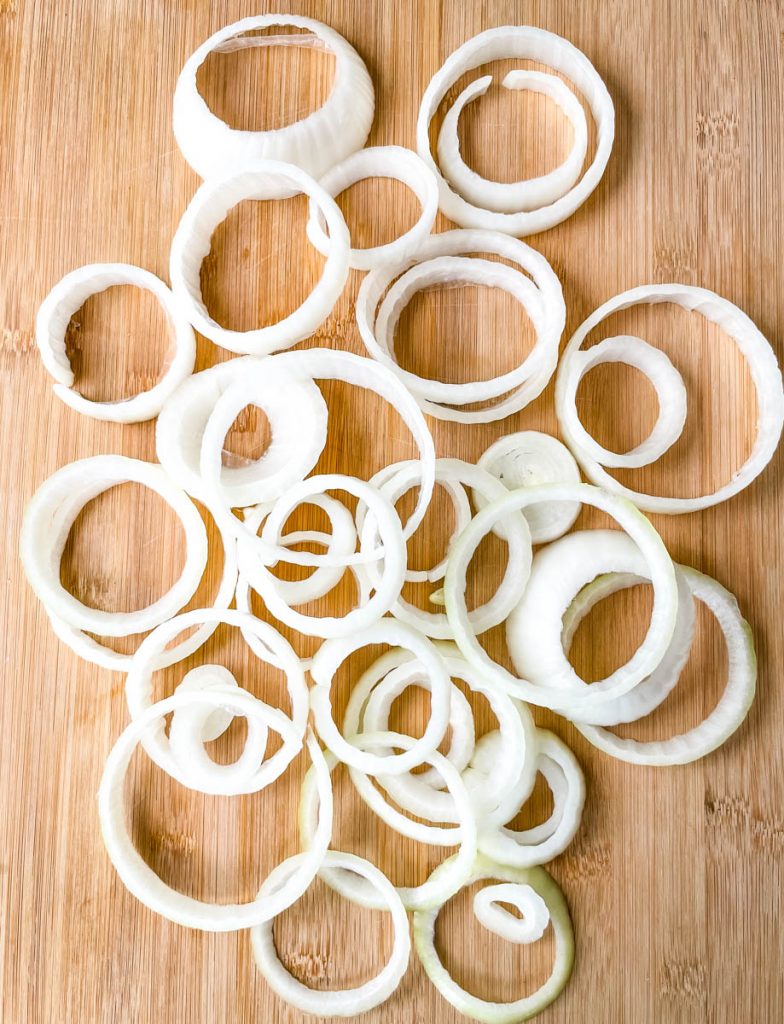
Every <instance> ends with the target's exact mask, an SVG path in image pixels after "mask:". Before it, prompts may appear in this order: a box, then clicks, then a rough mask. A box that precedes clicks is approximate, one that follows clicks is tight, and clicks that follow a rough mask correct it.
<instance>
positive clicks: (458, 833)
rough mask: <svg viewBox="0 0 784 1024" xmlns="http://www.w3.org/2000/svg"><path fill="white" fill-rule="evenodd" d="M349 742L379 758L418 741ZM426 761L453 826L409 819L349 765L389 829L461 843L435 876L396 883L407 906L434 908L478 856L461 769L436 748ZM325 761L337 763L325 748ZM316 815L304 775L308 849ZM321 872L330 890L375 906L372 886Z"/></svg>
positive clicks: (393, 736)
mask: <svg viewBox="0 0 784 1024" xmlns="http://www.w3.org/2000/svg"><path fill="white" fill-rule="evenodd" d="M353 740H354V742H356V743H357V744H358V745H359V746H360V749H368V748H370V749H376V750H377V751H379V752H378V753H377V754H376V755H375V756H377V757H381V758H382V759H383V757H392V756H400V755H393V754H392V753H391V749H392V748H402V749H403V750H407V751H410V750H413V748H414V746H415V745H416V743H417V742H418V741H417V740H415V739H413V737H411V736H405V735H403V734H401V733H396V732H381V733H364V734H361V735H359V736H355V737H353ZM426 761H427V763H429V764H431V765H432V766H433V767H434V768H436V770H437V771H438V772H439V774H440V775H441V776H442V777H443V778H444V780H445V781H446V784H447V786H448V787H449V792H450V794H451V796H452V798H453V801H454V806H455V807H456V809H457V819H458V821H459V827H457V828H449V829H445V828H438V827H436V826H433V825H423V824H421V823H420V822H416V821H412V820H411V818H407V817H406V816H405V815H404V814H401V813H400V811H397V810H395V808H393V807H392V806H391V805H390V804H388V803H387V802H386V800H384V797H383V796H382V794H381V793H379V791H378V790H377V789H375V787H374V786H373V783H372V782H371V781H370V779H369V778H368V776H367V775H364V774H362V773H361V772H357V770H356V769H354V768H351V769H349V771H350V772H351V777H352V782H353V783H354V785H355V787H356V789H357V791H358V792H359V794H360V796H361V797H362V799H363V800H364V801H365V803H366V804H367V805H368V806H369V807H370V808H371V809H372V810H373V811H374V812H375V813H376V814H377V815H378V817H379V818H380V819H381V820H382V821H383V822H385V823H386V824H387V825H389V827H390V828H392V829H394V830H395V831H396V832H399V833H400V834H401V835H404V836H409V837H411V838H412V839H416V840H417V841H418V842H421V843H429V844H430V845H434V846H457V845H458V844H459V846H460V849H459V851H458V853H457V854H456V855H455V856H453V857H450V858H449V861H448V863H449V867H448V869H447V870H445V871H444V872H442V873H441V874H440V875H438V876H437V878H430V879H428V880H427V881H426V882H423V883H422V884H421V885H414V886H397V887H396V889H397V893H398V895H399V896H400V898H401V900H402V901H403V906H404V907H405V908H406V910H420V909H423V908H425V907H432V906H437V905H440V904H442V903H443V902H444V900H447V899H449V897H450V896H453V895H454V894H455V893H456V892H457V891H458V890H459V889H460V888H461V887H462V886H463V885H464V884H465V882H466V880H467V879H468V877H469V876H470V874H471V869H472V867H473V864H474V862H475V859H476V851H477V821H476V816H475V814H474V808H473V805H472V802H471V798H470V796H469V794H468V790H467V789H466V787H465V785H464V783H463V781H462V779H461V778H460V772H459V771H458V770H457V769H456V768H455V767H454V765H452V764H451V763H450V762H449V761H448V760H447V759H446V758H445V757H444V755H443V754H439V753H438V751H434V752H433V753H432V754H428V756H427V758H426ZM327 763H328V765H329V768H330V771H331V770H332V769H333V768H334V767H335V765H336V764H337V763H338V761H337V758H336V757H335V756H334V755H333V754H330V753H329V752H328V754H327ZM317 814H318V793H317V791H316V789H315V786H314V784H313V780H312V779H310V780H308V779H306V781H305V783H304V784H303V787H302V791H301V796H300V810H299V823H300V832H301V835H302V842H303V846H304V848H306V849H307V847H308V846H309V845H310V842H311V841H312V836H313V833H314V831H315V828H316V821H317ZM320 875H321V878H322V879H323V880H324V881H325V882H326V883H327V885H329V886H330V888H332V889H334V890H335V891H336V892H339V893H340V894H341V895H342V896H345V897H346V899H350V900H352V901H353V902H355V903H358V904H360V905H361V906H363V907H371V908H373V909H379V907H380V904H379V902H378V899H377V897H376V896H375V895H374V893H373V889H372V887H371V886H369V885H368V884H367V882H365V881H363V880H362V879H361V878H357V877H356V876H355V875H352V874H350V873H347V872H345V871H333V870H331V869H328V868H322V870H321V872H320Z"/></svg>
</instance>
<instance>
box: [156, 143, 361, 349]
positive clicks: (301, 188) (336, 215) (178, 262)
mask: <svg viewBox="0 0 784 1024" xmlns="http://www.w3.org/2000/svg"><path fill="white" fill-rule="evenodd" d="M281 184H282V185H283V186H285V187H286V188H289V189H291V190H293V191H294V192H295V193H296V192H303V193H304V194H305V195H307V196H309V197H310V198H311V199H312V200H313V201H314V202H315V203H316V204H317V205H318V207H319V209H320V210H322V212H323V213H324V216H325V217H326V220H327V224H328V225H329V237H330V249H329V255H328V256H327V260H326V263H325V264H324V269H323V271H322V274H321V278H320V279H319V281H318V283H317V284H316V286H315V288H314V289H313V290H312V291H311V293H310V295H308V297H307V298H306V299H305V301H304V302H303V303H302V305H301V306H299V307H298V308H297V309H295V310H294V312H293V313H290V314H289V315H288V316H286V317H284V318H283V319H282V320H279V321H278V322H277V323H274V324H271V325H270V326H269V327H259V328H257V329H256V330H251V331H231V330H228V329H227V328H225V327H221V326H220V324H219V323H217V321H215V320H213V318H212V317H211V316H210V314H209V311H208V310H207V307H206V306H205V304H204V299H203V298H202V293H201V276H200V275H201V266H202V263H203V262H204V260H205V259H206V257H207V256H208V254H209V252H210V246H211V240H212V235H213V232H214V231H215V229H216V228H217V227H218V225H219V224H220V223H222V221H224V220H225V219H226V217H227V215H228V213H229V211H230V210H231V209H233V208H234V207H235V206H237V205H238V204H239V203H241V202H242V201H243V200H245V199H254V200H270V199H272V198H274V196H275V194H276V189H277V188H279V187H280V186H281ZM348 251H349V234H348V228H347V227H346V222H345V220H344V219H343V214H342V213H341V212H340V210H339V208H338V206H337V205H336V203H335V200H334V199H333V198H332V197H331V196H329V195H327V193H326V192H325V191H324V189H323V188H321V186H320V185H319V184H318V182H316V181H314V180H313V178H311V177H310V176H309V175H308V174H306V173H305V171H303V170H302V169H301V168H299V167H295V166H294V164H288V163H281V162H280V161H278V160H259V161H256V162H254V163H251V164H245V165H243V166H241V167H240V168H239V169H237V170H232V171H230V172H229V173H227V174H225V175H224V176H222V177H220V178H210V179H209V180H208V181H205V182H204V184H203V185H201V186H200V187H199V188H198V190H197V192H196V195H195V196H194V197H193V199H191V201H190V203H189V204H188V207H187V209H186V210H185V213H184V214H183V215H182V219H181V220H180V223H179V225H178V227H177V230H176V232H175V234H174V238H173V240H172V246H171V253H170V256H169V276H170V277H171V283H172V291H173V292H174V295H175V297H176V299H177V303H178V305H179V308H180V310H181V311H182V313H183V315H184V316H186V317H187V318H188V320H189V321H190V323H191V324H193V326H194V327H195V328H196V330H197V331H199V333H200V334H203V335H204V337H205V338H209V339H210V341H212V342H214V343H215V344H216V345H220V347H221V348H225V349H228V350H229V351H230V352H245V353H249V354H251V355H257V356H264V355H268V354H269V353H270V352H274V351H275V350H276V349H283V348H289V347H290V346H291V345H295V344H296V343H297V342H298V341H302V339H303V338H307V337H309V336H310V335H311V334H313V332H314V331H315V330H316V328H318V327H319V326H320V325H321V324H322V323H323V322H324V320H326V318H327V317H328V316H329V314H330V313H331V312H332V308H333V306H334V305H335V303H336V302H337V300H338V298H339V296H340V293H341V292H342V291H343V286H344V285H345V283H346V279H347V277H348Z"/></svg>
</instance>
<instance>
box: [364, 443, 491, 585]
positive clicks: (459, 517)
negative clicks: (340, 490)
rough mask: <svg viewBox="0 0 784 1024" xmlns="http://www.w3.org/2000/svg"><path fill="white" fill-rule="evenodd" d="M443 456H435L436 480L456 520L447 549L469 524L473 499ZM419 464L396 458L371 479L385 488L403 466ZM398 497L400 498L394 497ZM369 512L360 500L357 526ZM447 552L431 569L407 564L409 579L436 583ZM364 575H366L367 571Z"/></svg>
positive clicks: (372, 482)
mask: <svg viewBox="0 0 784 1024" xmlns="http://www.w3.org/2000/svg"><path fill="white" fill-rule="evenodd" d="M443 462H444V460H443V459H437V460H436V475H435V478H436V483H437V484H439V485H440V486H441V488H442V489H443V490H444V491H446V493H447V494H448V495H449V500H450V501H451V503H452V511H453V513H454V520H455V524H454V526H453V527H452V535H451V536H450V538H449V540H448V542H447V550H448V549H449V546H450V545H451V543H452V541H453V540H454V539H455V537H457V536H458V535H459V534H460V533H461V532H462V531H463V530H464V529H465V528H466V526H468V524H469V523H470V522H471V503H470V502H469V500H468V495H467V494H466V491H465V487H463V486H462V484H461V483H460V482H459V481H458V480H456V479H455V478H454V476H453V474H452V473H450V472H449V470H446V471H445V470H444V466H443ZM411 465H416V463H412V462H393V463H391V464H390V465H389V466H384V468H383V469H380V470H379V471H378V473H376V475H375V476H372V477H371V478H370V483H371V484H373V486H374V487H378V488H379V489H380V490H384V491H385V490H386V487H387V486H388V485H389V484H390V483H391V481H392V480H393V478H395V477H397V475H398V473H399V472H401V471H402V469H403V467H408V466H411ZM394 500H395V501H396V500H397V499H394ZM366 514H367V507H366V506H365V504H364V503H363V502H361V501H360V502H358V503H357V511H356V516H355V519H356V525H357V530H358V531H359V532H360V534H361V533H362V527H363V526H364V523H365V515H366ZM446 563H447V556H446V555H444V557H443V558H442V559H441V561H440V562H438V563H437V565H434V566H433V567H432V568H431V569H411V568H406V583H436V582H438V580H442V579H443V578H444V573H445V572H446ZM363 575H365V576H366V575H367V573H364V574H363Z"/></svg>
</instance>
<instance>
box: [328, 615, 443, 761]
mask: <svg viewBox="0 0 784 1024" xmlns="http://www.w3.org/2000/svg"><path fill="white" fill-rule="evenodd" d="M373 644H389V645H390V646H393V647H402V648H404V649H405V650H407V651H410V652H411V653H412V654H413V655H414V656H415V657H416V658H418V659H419V661H420V662H421V663H422V666H423V669H424V672H425V673H426V674H427V677H428V680H429V682H430V695H431V696H430V719H429V721H428V723H427V727H426V729H425V731H424V733H423V734H422V737H421V739H418V740H417V741H416V743H415V744H414V746H413V747H411V749H410V750H406V751H405V752H404V753H402V754H392V755H389V756H381V755H379V754H373V753H369V752H367V751H365V750H362V749H361V747H360V746H358V745H357V743H355V742H354V741H353V739H351V738H348V737H343V736H342V735H341V734H340V731H339V730H338V727H337V726H336V725H335V722H334V720H333V718H332V702H331V700H330V691H331V688H332V681H333V679H334V677H335V673H336V672H337V670H338V669H339V668H340V666H341V665H342V664H343V662H344V661H345V660H346V659H347V658H348V657H349V656H350V655H351V654H353V653H354V652H355V651H358V650H360V649H361V648H363V647H370V646H372V645H373ZM310 675H311V678H312V679H313V682H314V684H315V685H314V686H313V688H312V689H311V691H310V707H311V710H312V712H313V719H314V722H315V725H316V730H317V732H318V734H319V736H320V737H321V739H322V741H323V742H324V743H325V744H326V746H327V747H328V748H329V749H330V750H331V751H332V752H333V753H334V754H335V755H336V756H337V757H338V758H339V759H340V760H341V761H343V763H344V764H347V765H350V766H351V767H352V768H359V770H360V771H362V772H365V773H367V774H368V775H399V774H401V773H402V772H407V771H410V770H411V769H412V768H416V767H417V765H420V764H422V762H423V761H424V760H425V759H426V758H427V757H428V756H429V755H430V754H432V753H433V752H434V751H435V750H436V748H437V747H438V745H439V743H440V742H441V740H442V739H443V738H444V733H445V732H446V728H447V725H448V724H449V705H450V689H451V686H452V684H451V681H450V678H449V674H448V672H447V670H446V666H445V664H444V661H443V658H442V657H441V655H440V654H439V652H438V649H437V648H436V647H435V646H434V644H433V643H432V641H430V640H428V639H427V637H425V636H422V634H421V633H418V632H417V631H416V630H415V629H412V628H411V627H410V626H406V625H405V624H404V623H402V622H397V621H395V620H394V619H382V620H381V621H380V622H377V623H376V625H375V626H371V627H370V628H368V629H364V630H362V631H360V632H357V633H356V634H355V635H354V636H353V637H350V638H349V637H346V638H343V639H335V640H327V641H326V642H325V643H323V644H322V645H321V647H319V649H318V651H317V652H316V654H315V656H314V658H313V663H312V665H311V669H310Z"/></svg>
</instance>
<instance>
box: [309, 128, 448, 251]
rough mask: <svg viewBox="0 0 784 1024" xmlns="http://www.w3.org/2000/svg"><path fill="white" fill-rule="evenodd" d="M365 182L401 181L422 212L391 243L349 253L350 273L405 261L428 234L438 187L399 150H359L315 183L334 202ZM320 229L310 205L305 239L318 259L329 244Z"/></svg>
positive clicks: (425, 168) (319, 219)
mask: <svg viewBox="0 0 784 1024" xmlns="http://www.w3.org/2000/svg"><path fill="white" fill-rule="evenodd" d="M366 178H392V179H394V180H396V181H402V182H403V184H404V185H408V187H409V188H410V189H411V191H412V192H413V193H414V195H415V196H416V197H417V199H418V200H419V204H420V206H421V208H422V209H421V213H420V215H419V218H418V220H417V222H416V223H415V224H414V225H413V226H412V227H410V228H409V229H408V231H406V232H405V233H404V234H402V235H400V237H399V238H396V239H395V240H394V241H392V242H387V243H386V244H385V245H375V246H372V247H371V248H369V249H351V251H350V252H349V254H348V265H349V266H350V267H351V268H352V269H353V270H373V269H375V268H376V267H380V266H383V265H384V264H385V263H391V262H396V261H398V260H406V259H408V258H409V256H411V255H413V254H414V253H415V252H416V250H417V248H418V247H419V246H420V245H421V244H422V242H423V241H424V240H425V239H426V238H427V236H428V235H429V234H430V232H431V231H432V229H433V224H434V223H435V219H436V214H437V213H438V186H437V184H436V179H435V177H434V175H433V172H432V171H431V170H430V168H429V167H428V166H427V165H426V164H425V163H424V161H422V160H421V159H420V157H418V156H417V155H416V153H414V152H413V151H412V150H410V149H404V148H403V147H402V146H371V147H369V148H367V149H359V150H357V152H356V153H352V154H351V156H349V157H347V158H346V159H345V160H344V161H343V162H342V163H340V164H338V165H337V166H336V167H333V168H332V169H331V170H329V171H327V173H326V174H325V175H324V176H323V177H322V178H320V179H319V184H320V185H321V187H322V188H324V189H326V191H327V192H328V193H329V194H330V195H331V196H332V197H333V198H334V197H336V196H338V195H340V193H341V192H343V191H345V190H346V189H347V188H349V187H350V186H351V185H354V184H356V183H357V182H358V181H364V180H365V179H366ZM324 226H325V225H324V215H323V214H322V213H321V212H320V210H319V209H318V206H317V205H316V204H315V203H314V202H311V204H310V220H309V221H308V227H307V232H308V238H309V239H310V242H311V244H312V245H314V246H315V247H316V249H318V251H319V252H320V253H321V254H322V255H324V256H327V255H329V249H330V245H331V244H332V242H331V239H330V237H329V236H328V235H327V234H326V232H325V231H324Z"/></svg>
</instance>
